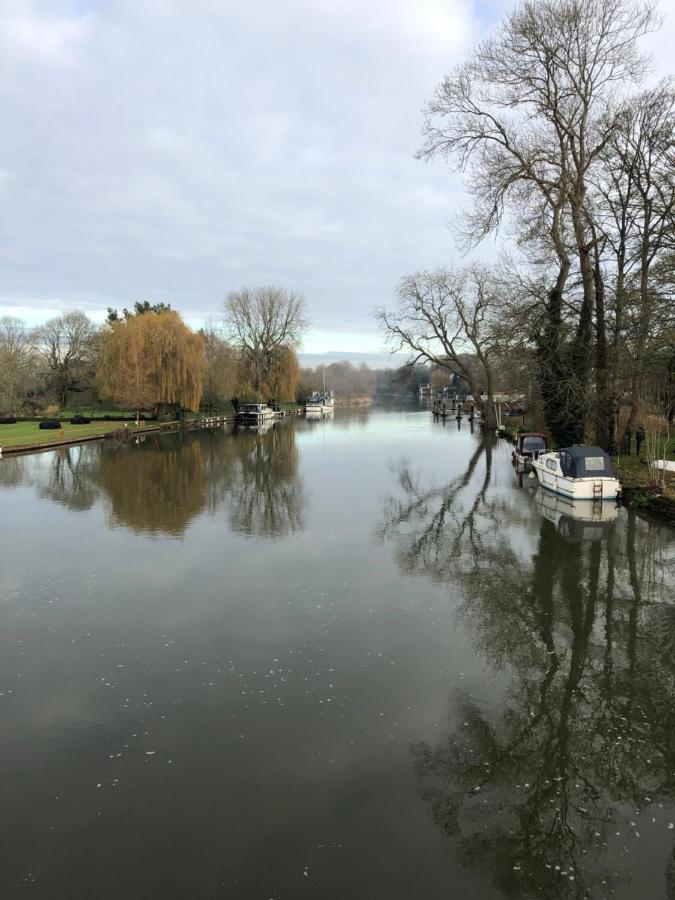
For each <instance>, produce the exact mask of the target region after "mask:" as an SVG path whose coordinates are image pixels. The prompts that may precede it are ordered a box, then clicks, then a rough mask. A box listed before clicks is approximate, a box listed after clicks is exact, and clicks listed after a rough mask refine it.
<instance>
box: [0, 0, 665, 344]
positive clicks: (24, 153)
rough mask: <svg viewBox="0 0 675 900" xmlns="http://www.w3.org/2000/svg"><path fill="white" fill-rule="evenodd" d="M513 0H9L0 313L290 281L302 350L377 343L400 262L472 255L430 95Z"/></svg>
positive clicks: (179, 302)
mask: <svg viewBox="0 0 675 900" xmlns="http://www.w3.org/2000/svg"><path fill="white" fill-rule="evenodd" d="M510 6H511V3H510V2H508V3H507V2H506V0H504V2H502V0H485V2H478V3H470V2H468V0H467V2H465V0H446V2H435V0H367V2H365V0H253V2H249V3H245V2H242V0H44V2H39V0H0V211H1V215H0V314H7V313H9V314H13V315H19V316H21V317H23V318H25V319H27V320H29V321H31V322H35V321H40V320H43V319H45V318H47V317H49V316H51V315H54V314H56V313H57V312H60V311H62V310H64V309H70V308H74V307H80V308H82V309H85V310H86V311H87V312H89V313H90V314H91V315H92V316H93V317H95V318H99V319H102V318H103V316H104V314H105V308H106V307H107V306H111V305H112V306H119V307H121V306H125V305H131V304H132V303H133V302H134V301H135V300H137V299H146V298H147V299H150V300H160V299H161V300H164V301H167V302H169V303H171V304H172V306H174V308H176V309H179V310H181V312H183V314H184V315H185V317H186V319H188V320H189V321H190V322H191V323H192V324H195V325H197V324H200V323H202V322H204V321H206V320H209V319H215V318H217V317H218V315H219V314H220V309H221V306H222V301H223V297H224V296H225V294H226V293H227V292H228V291H230V290H233V289H236V288H238V287H240V286H243V285H259V284H267V283H271V282H274V283H277V284H282V285H284V286H287V287H289V288H296V289H298V290H300V291H302V292H303V293H304V294H305V296H306V297H307V301H308V304H309V308H310V316H311V319H312V329H311V332H310V334H309V335H308V338H307V340H306V342H305V348H304V349H305V350H306V351H308V352H311V353H325V352H328V351H348V352H353V353H355V354H360V353H362V352H364V351H372V352H378V351H379V350H380V349H381V344H382V341H381V338H380V336H379V335H378V333H377V331H376V328H375V326H374V324H373V320H372V310H373V309H374V308H375V307H377V306H380V305H382V304H386V303H388V302H390V301H391V298H392V296H393V293H394V289H395V286H396V283H397V282H398V279H399V277H400V276H401V275H402V274H403V273H405V272H409V271H414V270H416V269H419V268H424V267H428V266H433V265H436V264H438V263H447V262H450V261H452V260H453V259H457V258H458V254H457V251H456V250H455V247H454V245H453V240H452V236H451V234H450V232H449V231H448V229H447V222H448V220H449V219H450V218H451V217H452V215H453V213H454V212H455V211H456V210H457V209H458V208H459V207H461V206H462V205H463V204H464V203H465V198H464V197H463V195H462V191H461V185H460V183H459V181H458V180H457V179H456V178H455V177H453V176H452V175H451V174H450V173H449V172H448V171H447V169H446V167H445V166H444V165H443V164H442V163H441V162H438V163H435V164H433V165H428V164H425V163H421V162H416V161H415V160H414V158H413V157H414V153H415V151H416V150H417V148H418V147H419V144H420V125H421V115H420V108H421V107H422V105H423V103H424V102H425V100H426V99H428V97H429V96H430V94H431V92H432V90H433V88H434V86H435V84H436V83H437V82H438V81H439V80H440V79H441V77H442V76H443V74H444V73H445V72H447V71H449V70H450V69H451V68H452V66H453V65H454V63H456V62H458V61H460V60H461V59H462V58H463V57H464V56H465V55H466V54H467V52H468V51H469V50H470V48H471V47H472V45H473V44H474V43H475V42H476V41H477V40H478V39H479V38H480V37H481V36H482V35H484V34H485V33H486V32H487V31H488V30H489V29H490V28H491V27H493V26H494V25H495V24H496V23H497V22H498V21H499V19H500V18H501V16H502V14H503V12H504V9H506V8H510ZM663 9H664V10H666V9H667V7H666V6H665V5H664V6H663ZM674 17H675V12H674V13H673V14H671V16H670V17H669V19H668V20H667V21H666V24H665V26H664V29H663V31H662V32H661V34H660V35H658V36H657V37H655V38H654V39H652V40H651V45H652V49H653V52H654V54H655V64H656V70H657V71H658V72H661V73H666V72H668V71H670V69H671V66H670V56H671V49H672V47H673V46H675V25H674V22H673V19H674ZM673 68H675V67H673ZM483 252H484V253H490V252H493V251H491V250H490V249H489V248H486V249H485V250H484V251H483Z"/></svg>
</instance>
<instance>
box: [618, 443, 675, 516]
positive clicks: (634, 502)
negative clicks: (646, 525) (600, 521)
mask: <svg viewBox="0 0 675 900" xmlns="http://www.w3.org/2000/svg"><path fill="white" fill-rule="evenodd" d="M612 463H613V465H614V470H615V472H616V477H617V478H618V479H619V481H620V482H621V486H622V488H623V494H622V500H623V503H624V504H625V505H626V506H629V507H631V509H643V510H646V511H647V512H649V513H651V514H652V515H655V516H658V517H659V518H660V519H665V520H666V521H667V522H668V523H669V524H670V525H675V487H674V485H673V477H672V475H668V474H666V482H665V486H664V487H663V489H656V488H655V487H654V480H655V479H654V475H653V473H652V472H651V471H650V469H649V466H648V465H647V461H646V460H644V459H641V458H640V457H638V456H614V457H612ZM659 474H660V473H659Z"/></svg>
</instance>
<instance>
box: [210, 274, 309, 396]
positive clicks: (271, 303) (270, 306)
mask: <svg viewBox="0 0 675 900" xmlns="http://www.w3.org/2000/svg"><path fill="white" fill-rule="evenodd" d="M224 312H225V315H224V322H225V328H226V333H227V336H228V338H229V340H230V342H231V343H232V344H233V345H234V347H235V348H236V349H237V350H238V351H239V353H240V354H241V356H242V358H243V361H244V362H245V365H246V368H247V370H248V375H249V378H250V381H251V384H252V386H253V389H254V391H255V393H256V395H257V396H260V394H261V392H262V389H263V385H264V383H265V381H266V379H267V376H268V375H269V373H270V372H271V371H272V369H273V368H274V367H275V366H276V365H277V364H278V355H279V351H280V350H281V348H282V347H287V348H289V349H291V350H295V349H297V347H299V346H300V343H301V341H302V335H303V332H304V330H305V329H306V327H307V325H308V319H307V304H306V303H305V299H304V297H303V296H302V295H301V294H298V293H296V292H295V291H291V290H287V289H286V288H281V287H275V286H274V285H269V286H268V287H260V288H242V289H241V290H239V291H232V292H231V293H230V294H228V295H227V297H226V299H225V307H224Z"/></svg>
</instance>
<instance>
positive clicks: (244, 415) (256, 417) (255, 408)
mask: <svg viewBox="0 0 675 900" xmlns="http://www.w3.org/2000/svg"><path fill="white" fill-rule="evenodd" d="M272 418H274V411H273V410H272V409H270V407H269V406H268V405H267V404H266V403H244V405H243V406H242V408H241V409H240V410H239V412H238V413H237V416H236V421H237V422H238V423H239V424H240V425H261V424H262V423H263V422H268V421H269V420H270V419H272Z"/></svg>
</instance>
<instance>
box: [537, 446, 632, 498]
mask: <svg viewBox="0 0 675 900" xmlns="http://www.w3.org/2000/svg"><path fill="white" fill-rule="evenodd" d="M532 468H533V469H534V471H535V473H536V475H537V479H538V480H539V484H540V485H541V486H542V487H543V488H546V490H548V491H553V492H554V493H556V494H560V495H561V496H563V497H568V498H569V499H570V500H616V498H617V497H618V496H619V494H620V493H621V482H620V481H619V480H618V479H617V478H616V477H615V475H614V469H613V468H612V462H611V460H610V458H609V456H607V454H606V453H605V451H604V450H602V449H601V448H600V447H580V446H575V447H564V448H563V449H561V450H552V451H550V452H549V453H540V454H539V456H538V457H537V459H535V460H533V461H532Z"/></svg>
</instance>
